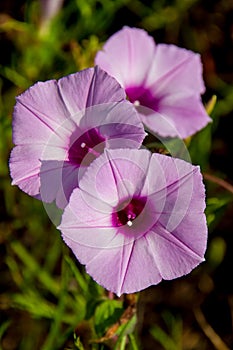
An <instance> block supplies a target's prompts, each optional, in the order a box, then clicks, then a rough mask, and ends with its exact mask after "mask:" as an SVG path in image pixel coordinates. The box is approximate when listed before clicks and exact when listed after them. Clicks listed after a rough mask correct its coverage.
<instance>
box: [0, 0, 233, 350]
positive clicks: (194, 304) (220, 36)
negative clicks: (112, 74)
mask: <svg viewBox="0 0 233 350" xmlns="http://www.w3.org/2000/svg"><path fill="white" fill-rule="evenodd" d="M55 3H56V4H57V5H58V8H57V11H56V12H55V13H54V14H52V13H50V10H49V6H50V5H52V4H53V5H54V4H55ZM232 15H233V4H232V2H231V1H228V0H204V1H199V0H180V1H179V0H160V1H156V0H154V1H149V0H146V1H140V0H116V1H113V0H99V1H97V0H73V1H72V0H70V1H69V0H67V1H61V0H58V1H57V2H54V1H52V0H51V1H50V0H47V1H42V0H41V1H3V0H2V1H1V2H0V40H1V44H0V45H1V54H0V215H1V216H0V218H1V221H0V273H1V275H0V276H1V277H0V349H3V350H13V349H19V350H30V349H33V350H37V349H42V350H56V349H57V350H58V349H79V350H82V349H102V350H105V349H115V350H117V349H132V350H136V349H145V350H149V349H155V348H156V349H166V350H173V349H174V350H180V349H187V350H188V349H197V350H209V349H210V350H211V349H219V350H225V349H231V348H233V335H232V334H233V332H232V320H233V279H232V269H231V266H232V251H233V234H232V227H233V225H232V209H233V205H232V199H233V187H232V185H231V183H233V168H232V164H231V163H232V154H233V142H232V126H233V122H232V111H233V86H232V80H233V71H232V62H233V52H232V38H233V26H232V22H231V18H232ZM123 25H129V26H137V27H141V28H144V29H146V30H147V31H148V32H149V33H150V34H151V35H152V36H154V38H155V40H156V42H165V43H173V44H176V45H178V46H181V47H185V48H187V49H191V50H194V51H196V52H200V53H201V55H202V61H203V65H204V79H205V82H206V86H207V90H206V93H205V95H204V96H203V100H204V102H205V103H206V104H207V103H208V101H210V99H211V97H212V96H213V95H216V96H217V103H216V105H215V107H214V109H213V111H212V113H211V117H212V118H213V123H212V125H209V126H208V127H207V128H205V130H203V131H201V132H200V133H198V134H197V135H195V136H194V137H193V138H192V139H191V140H189V141H188V142H189V151H190V154H191V158H192V161H193V163H194V164H200V165H201V169H202V171H203V174H204V178H205V183H206V188H207V209H206V214H207V220H208V224H209V240H208V249H207V253H206V262H205V263H203V264H202V265H201V266H200V267H198V268H197V269H195V270H194V271H193V272H192V273H191V274H190V275H188V276H185V277H183V278H180V279H178V280H174V281H169V282H166V281H164V282H162V283H161V284H159V285H158V286H152V287H150V288H148V289H147V290H145V291H143V292H142V293H141V294H140V297H139V299H138V300H137V298H138V297H137V296H134V295H129V296H127V297H126V296H124V297H122V298H120V299H119V298H116V297H115V296H114V295H112V294H111V293H107V292H106V291H105V290H103V289H102V288H101V287H100V286H98V285H96V284H95V283H94V282H93V281H92V279H91V278H90V277H89V276H88V275H86V274H85V271H84V270H83V267H82V266H80V265H79V264H78V262H77V261H76V260H75V258H74V257H73V256H72V253H71V252H70V251H69V249H68V248H67V247H66V246H65V245H64V244H63V242H62V240H61V238H60V234H59V232H58V231H57V230H56V228H55V227H54V226H53V225H52V223H51V222H50V221H49V219H48V217H47V216H46V212H45V210H44V208H43V204H42V203H41V202H39V201H37V200H35V199H32V198H31V197H29V196H27V195H26V194H24V193H22V192H21V191H20V190H19V189H18V188H16V187H12V186H11V180H10V177H9V170H8V158H9V153H10V150H11V148H12V146H13V145H12V141H11V121H12V111H13V106H14V103H15V96H16V95H18V94H20V93H21V92H23V91H24V90H25V89H26V88H28V87H29V86H30V85H32V84H33V83H34V82H36V81H38V80H49V79H58V78H60V77H62V76H64V75H67V74H69V73H73V72H76V71H78V70H81V69H83V68H86V67H90V66H92V65H93V58H94V56H95V53H96V51H97V50H98V49H99V48H100V47H101V46H102V44H103V42H104V41H105V40H106V39H107V38H108V37H109V36H110V35H111V34H113V33H114V32H115V31H117V30H119V29H120V28H122V26H123ZM213 101H214V100H212V104H213ZM209 109H212V108H211V106H209Z"/></svg>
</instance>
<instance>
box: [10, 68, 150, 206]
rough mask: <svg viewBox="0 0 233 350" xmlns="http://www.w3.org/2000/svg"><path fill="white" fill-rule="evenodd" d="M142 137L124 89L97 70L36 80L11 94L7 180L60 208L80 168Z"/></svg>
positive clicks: (82, 168)
mask: <svg viewBox="0 0 233 350" xmlns="http://www.w3.org/2000/svg"><path fill="white" fill-rule="evenodd" d="M128 120H130V124H129V122H128ZM144 136H145V132H144V129H143V125H142V123H141V121H140V119H139V117H138V115H137V113H136V112H135V109H134V108H133V107H132V105H131V103H130V102H128V101H126V100H125V92H124V90H123V89H122V88H121V87H120V85H119V84H118V83H117V81H116V80H115V79H114V78H112V77H110V76H109V75H108V74H107V73H106V72H104V71H102V70H101V69H100V68H98V67H95V68H90V69H86V70H84V71H81V72H78V73H76V74H72V75H69V76H67V77H64V78H62V79H60V80H58V81H56V80H50V81H46V82H39V83H37V84H35V85H34V86H32V87H31V88H29V89H28V90H27V91H26V92H24V93H23V94H22V95H20V96H19V97H18V98H17V102H16V106H15V110H14V119H13V142H14V143H15V145H16V146H15V147H14V149H13V150H12V153H11V157H10V170H11V176H12V178H13V184H15V185H18V186H19V187H20V188H21V189H22V190H23V191H25V192H26V193H28V194H29V195H31V196H36V197H38V198H40V199H42V200H43V201H44V202H52V201H54V200H56V203H57V205H58V206H59V207H61V208H64V207H65V205H66V204H67V201H68V199H69V196H70V194H71V192H72V190H73V188H74V187H76V186H77V185H78V178H80V177H81V175H82V172H83V170H85V168H86V167H87V166H88V165H89V164H90V163H91V161H92V160H93V159H95V158H96V157H98V156H99V155H100V154H101V153H102V152H103V150H104V148H116V147H119V145H122V147H127V148H128V147H137V148H138V147H140V145H141V142H142V140H143V138H144Z"/></svg>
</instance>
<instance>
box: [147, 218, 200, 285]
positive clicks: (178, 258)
mask: <svg viewBox="0 0 233 350" xmlns="http://www.w3.org/2000/svg"><path fill="white" fill-rule="evenodd" d="M146 239H147V241H148V246H149V247H150V251H151V254H153V256H154V262H155V264H156V266H157V268H158V270H159V272H160V274H161V276H162V278H163V279H166V280H170V279H174V278H178V277H180V276H183V275H186V274H188V273H189V272H191V270H192V269H194V268H195V267H196V266H197V265H199V264H200V263H201V262H203V261H204V257H203V255H199V254H197V253H196V252H195V251H193V250H192V249H191V248H190V247H189V246H188V245H186V242H182V241H180V240H179V239H178V238H177V237H175V236H174V235H173V234H172V233H170V232H169V231H167V230H166V229H165V228H164V227H162V226H161V225H159V224H157V225H156V226H155V227H154V228H153V229H152V230H151V231H150V232H148V233H147V235H146Z"/></svg>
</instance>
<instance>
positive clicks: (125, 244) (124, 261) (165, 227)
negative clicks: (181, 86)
mask: <svg viewBox="0 0 233 350" xmlns="http://www.w3.org/2000/svg"><path fill="white" fill-rule="evenodd" d="M204 209H205V190H204V186H203V183H202V176H201V173H200V170H199V167H197V166H192V165H191V164H190V163H187V162H185V161H183V160H180V159H175V158H171V157H168V156H164V155H160V154H151V153H150V152H149V151H147V150H142V149H141V150H137V149H128V150H125V149H115V150H105V152H104V153H103V154H102V155H101V156H99V157H98V158H97V159H96V160H94V161H93V162H92V163H91V164H90V166H89V168H88V169H87V170H86V172H85V174H84V176H83V177H82V179H81V180H80V183H79V188H77V189H75V190H74V191H73V193H72V195H71V197H70V201H69V204H68V206H67V207H66V208H65V211H64V213H63V217H62V221H61V224H60V226H59V227H58V228H59V229H60V230H61V231H62V235H63V239H64V241H65V242H66V243H67V245H68V246H69V247H70V248H71V249H72V251H73V252H74V254H75V255H76V257H77V259H79V261H80V262H81V263H82V264H85V265H86V270H87V272H88V273H89V274H90V275H91V276H92V277H93V279H94V280H96V281H97V282H98V283H99V284H101V285H102V286H104V287H105V288H107V289H108V290H110V291H112V292H115V293H116V294H117V295H121V294H122V293H134V292H137V291H139V290H142V289H144V288H146V287H148V286H150V285H153V284H157V283H159V282H160V281H161V280H162V279H166V280H170V279H174V278H177V277H180V276H182V275H185V274H187V273H189V272H190V271H191V270H192V269H193V268H194V267H196V266H197V265H198V264H199V263H201V262H202V261H203V260H204V253H205V250H206V241H207V225H206V219H205V215H204Z"/></svg>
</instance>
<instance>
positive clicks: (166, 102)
mask: <svg viewBox="0 0 233 350" xmlns="http://www.w3.org/2000/svg"><path fill="white" fill-rule="evenodd" d="M158 113H160V115H162V116H163V117H164V118H165V120H166V121H167V126H166V128H164V132H163V133H162V129H161V128H160V126H159V125H160V124H159V123H158V121H156V120H155V119H156V117H157V115H153V114H152V115H151V116H149V118H147V116H145V117H143V122H144V123H145V125H147V124H148V126H149V127H150V129H152V128H153V130H159V134H160V135H161V136H165V137H166V136H171V131H172V127H171V128H170V125H172V124H173V125H174V133H176V136H178V137H180V138H182V139H184V138H186V137H188V136H190V135H193V134H194V133H195V132H197V131H199V130H201V129H202V128H204V127H205V126H206V125H207V124H208V123H210V122H212V120H211V118H210V117H209V116H208V114H207V113H206V110H205V108H204V106H203V104H202V101H201V99H200V97H199V96H196V95H191V96H187V95H185V94H182V93H180V94H175V93H174V94H173V95H172V94H171V95H169V96H166V97H164V98H163V99H162V100H161V101H160V104H159V106H158ZM155 122H156V123H157V126H156V128H157V129H154V127H155ZM158 128H159V129H158ZM170 129H171V131H170Z"/></svg>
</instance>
